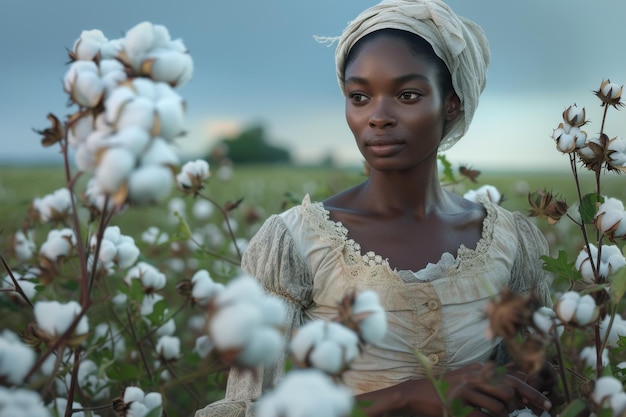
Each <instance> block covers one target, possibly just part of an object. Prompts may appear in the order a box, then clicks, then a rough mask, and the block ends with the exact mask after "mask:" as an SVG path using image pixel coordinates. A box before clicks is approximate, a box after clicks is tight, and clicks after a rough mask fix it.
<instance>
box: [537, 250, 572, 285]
mask: <svg viewBox="0 0 626 417" xmlns="http://www.w3.org/2000/svg"><path fill="white" fill-rule="evenodd" d="M541 260H542V261H543V269H544V270H545V271H548V272H551V273H553V274H554V283H555V284H559V283H561V282H563V281H569V280H571V281H575V280H578V279H579V278H580V271H578V270H577V269H576V266H575V264H574V262H569V261H568V259H567V252H566V251H564V250H560V251H559V253H558V255H557V257H556V258H551V257H549V256H546V255H544V256H542V257H541Z"/></svg>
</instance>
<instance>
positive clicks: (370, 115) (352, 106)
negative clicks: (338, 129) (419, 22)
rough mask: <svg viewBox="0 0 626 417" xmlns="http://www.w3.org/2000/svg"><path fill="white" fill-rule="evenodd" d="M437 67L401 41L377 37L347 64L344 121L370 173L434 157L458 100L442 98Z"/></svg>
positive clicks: (408, 166) (413, 165) (408, 167)
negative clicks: (374, 170) (446, 123)
mask: <svg viewBox="0 0 626 417" xmlns="http://www.w3.org/2000/svg"><path fill="white" fill-rule="evenodd" d="M438 80H439V78H438V74H437V68H436V66H435V65H434V64H433V63H431V62H430V61H429V60H427V59H424V58H422V57H420V56H419V55H417V54H416V53H415V52H413V51H412V50H411V49H410V48H409V47H408V46H407V45H406V43H405V42H404V41H401V40H399V39H397V38H393V37H388V36H380V37H377V38H375V39H372V40H368V42H367V43H366V44H365V45H363V46H362V47H361V48H360V50H359V51H358V53H357V55H356V56H355V57H354V59H352V60H351V61H350V62H349V63H348V65H347V66H346V71H345V93H346V120H347V122H348V126H349V127H350V130H351V131H352V133H353V134H354V137H355V139H356V143H357V146H358V147H359V150H360V151H361V154H362V155H363V157H364V158H365V160H366V161H367V162H368V163H369V165H370V166H371V167H372V168H373V169H377V170H383V171H402V170H406V169H410V168H413V167H415V166H416V165H418V164H419V163H420V162H422V161H424V159H426V158H427V157H436V155H437V148H438V146H439V142H440V141H441V138H442V135H443V128H444V124H445V122H446V121H447V120H452V119H454V117H456V115H457V113H458V108H459V100H458V97H457V96H456V95H455V94H454V93H451V94H450V95H448V97H443V96H442V93H441V91H440V90H441V88H440V86H439V81H438Z"/></svg>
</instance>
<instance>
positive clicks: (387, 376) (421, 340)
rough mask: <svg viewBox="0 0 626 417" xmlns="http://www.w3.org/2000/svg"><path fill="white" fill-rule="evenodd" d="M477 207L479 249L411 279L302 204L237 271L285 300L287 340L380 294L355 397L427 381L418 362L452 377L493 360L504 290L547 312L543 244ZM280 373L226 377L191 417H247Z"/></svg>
mask: <svg viewBox="0 0 626 417" xmlns="http://www.w3.org/2000/svg"><path fill="white" fill-rule="evenodd" d="M481 203H482V204H483V205H484V207H485V209H486V212H487V216H486V218H485V220H484V222H483V232H482V237H481V239H480V240H479V242H478V243H477V246H476V248H475V249H469V248H466V247H464V246H461V247H460V248H459V250H458V253H457V254H456V257H455V256H453V255H452V254H450V253H444V254H443V255H442V257H441V259H440V260H439V262H437V263H436V264H429V265H427V266H426V267H425V268H424V269H422V270H420V271H416V272H412V271H405V270H393V269H391V267H390V266H389V264H388V262H387V260H385V259H383V258H381V257H380V256H378V255H376V254H375V253H371V252H370V253H361V250H360V247H359V244H358V243H357V242H355V241H354V240H351V239H350V237H349V234H348V230H347V229H346V228H345V227H344V226H343V225H342V224H341V223H337V222H334V221H332V220H330V218H329V213H328V211H326V210H325V209H324V206H323V205H322V203H311V201H310V199H309V197H308V196H307V197H305V198H304V200H303V201H302V204H301V205H299V206H296V207H293V208H291V209H289V210H287V211H285V212H283V213H282V214H279V215H273V216H271V217H270V218H269V219H268V220H267V221H266V222H265V224H264V225H263V226H262V228H261V229H260V230H259V232H258V233H257V234H256V235H255V237H254V238H253V239H252V240H251V241H250V244H249V246H248V248H247V249H246V252H245V254H244V256H243V262H242V268H243V270H244V271H245V272H246V273H248V274H250V275H253V276H256V277H257V278H258V279H259V280H261V282H262V283H263V286H264V287H265V288H266V289H267V291H269V292H270V293H273V294H275V295H276V296H278V297H281V298H282V299H283V300H284V301H286V303H287V305H288V329H289V331H288V332H287V334H286V335H285V337H286V338H289V337H290V333H291V329H293V328H297V327H299V326H300V325H301V324H302V323H303V322H304V321H306V320H311V319H329V318H331V317H334V316H335V314H336V306H337V304H338V302H339V301H340V300H341V298H342V297H343V295H344V294H346V292H348V291H350V290H352V289H357V290H359V289H365V288H369V289H373V290H375V291H377V292H378V295H379V297H380V300H381V304H382V306H383V307H384V308H385V309H386V311H387V318H388V331H387V336H386V337H385V338H384V340H383V341H382V342H381V343H379V344H378V345H376V346H370V347H368V348H366V349H365V351H364V352H363V354H362V355H361V356H360V357H359V359H358V360H357V361H356V362H355V363H353V366H352V369H351V370H350V371H348V372H347V373H346V374H344V381H345V383H346V384H347V386H348V387H350V388H351V389H352V390H353V392H354V393H355V394H359V393H363V392H368V391H373V390H377V389H382V388H385V387H389V386H392V385H395V384H398V383H400V382H402V381H406V380H408V379H412V378H419V377H422V376H424V368H423V366H422V364H421V362H420V360H419V359H418V357H417V355H416V353H419V354H421V355H423V357H425V358H427V360H428V361H429V363H430V365H431V366H432V369H433V370H434V372H443V371H446V370H452V369H456V368H458V367H461V366H463V365H466V364H469V363H472V362H476V361H485V360H486V359H488V357H489V356H490V355H491V354H492V353H493V351H494V347H495V345H496V344H497V343H498V341H497V340H495V341H494V340H488V339H486V338H485V337H484V336H483V335H484V334H485V330H486V327H487V322H486V320H485V318H484V315H483V306H484V305H485V303H486V302H487V301H488V299H489V298H490V297H492V296H494V295H495V294H497V293H498V291H499V290H500V289H501V288H503V287H504V286H505V285H507V284H508V285H509V287H510V288H511V289H512V290H514V291H516V292H521V293H525V292H528V291H530V290H531V289H534V290H535V291H537V292H538V293H539V294H540V296H542V297H543V299H544V301H545V302H546V303H548V304H549V303H550V296H549V281H548V276H547V275H546V273H545V271H543V269H542V261H541V260H540V256H541V255H545V254H547V244H546V241H545V239H544V237H543V235H542V234H541V232H540V231H539V229H537V228H536V227H535V226H534V225H533V224H532V223H530V221H529V220H528V219H527V218H526V217H525V216H524V215H522V214H520V213H512V212H509V211H507V210H505V209H503V208H502V207H500V206H498V205H496V204H493V203H491V202H489V201H488V200H483V201H481ZM425 239H428V237H425ZM283 367H284V360H281V361H279V363H277V364H276V366H275V367H273V368H270V369H264V370H259V372H258V373H257V375H256V376H253V375H252V373H251V372H246V371H239V370H232V371H231V372H230V375H229V379H228V387H227V391H226V396H225V398H224V399H223V400H220V401H218V402H215V403H212V404H209V405H208V406H206V407H205V408H204V409H202V410H198V411H197V412H196V417H207V416H232V417H237V416H247V417H249V416H252V415H253V404H254V399H256V398H258V397H260V396H261V395H262V393H263V392H264V391H265V390H269V389H271V387H272V386H273V385H274V384H275V382H276V381H277V379H278V378H279V377H280V376H281V372H282V369H283Z"/></svg>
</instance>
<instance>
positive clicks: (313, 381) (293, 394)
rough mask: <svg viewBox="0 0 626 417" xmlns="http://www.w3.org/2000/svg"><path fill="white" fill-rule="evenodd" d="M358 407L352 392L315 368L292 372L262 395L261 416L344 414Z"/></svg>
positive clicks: (309, 416) (319, 416) (316, 416)
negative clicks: (271, 389)
mask: <svg viewBox="0 0 626 417" xmlns="http://www.w3.org/2000/svg"><path fill="white" fill-rule="evenodd" d="M353 406H354V397H353V396H352V393H351V392H350V391H349V390H348V389H347V388H346V387H344V386H341V385H337V384H334V383H333V382H332V380H331V379H330V378H329V377H328V376H327V375H325V374H324V373H322V372H320V371H317V370H313V369H304V370H295V371H291V372H289V373H288V374H287V375H286V376H285V377H284V378H283V379H282V380H281V381H280V383H279V384H278V386H277V387H276V389H274V390H273V391H272V392H270V393H269V394H265V395H264V396H263V397H261V399H260V401H259V403H258V407H257V409H256V413H257V416H258V417H276V416H283V415H285V416H287V415H288V416H292V417H295V416H298V417H342V416H347V415H349V414H350V412H351V411H352V407H353Z"/></svg>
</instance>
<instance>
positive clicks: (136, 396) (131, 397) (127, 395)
mask: <svg viewBox="0 0 626 417" xmlns="http://www.w3.org/2000/svg"><path fill="white" fill-rule="evenodd" d="M144 398H145V393H144V391H143V390H142V389H141V388H139V387H126V389H125V390H124V402H125V403H126V404H128V403H130V402H139V403H141V402H143V399H144Z"/></svg>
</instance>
